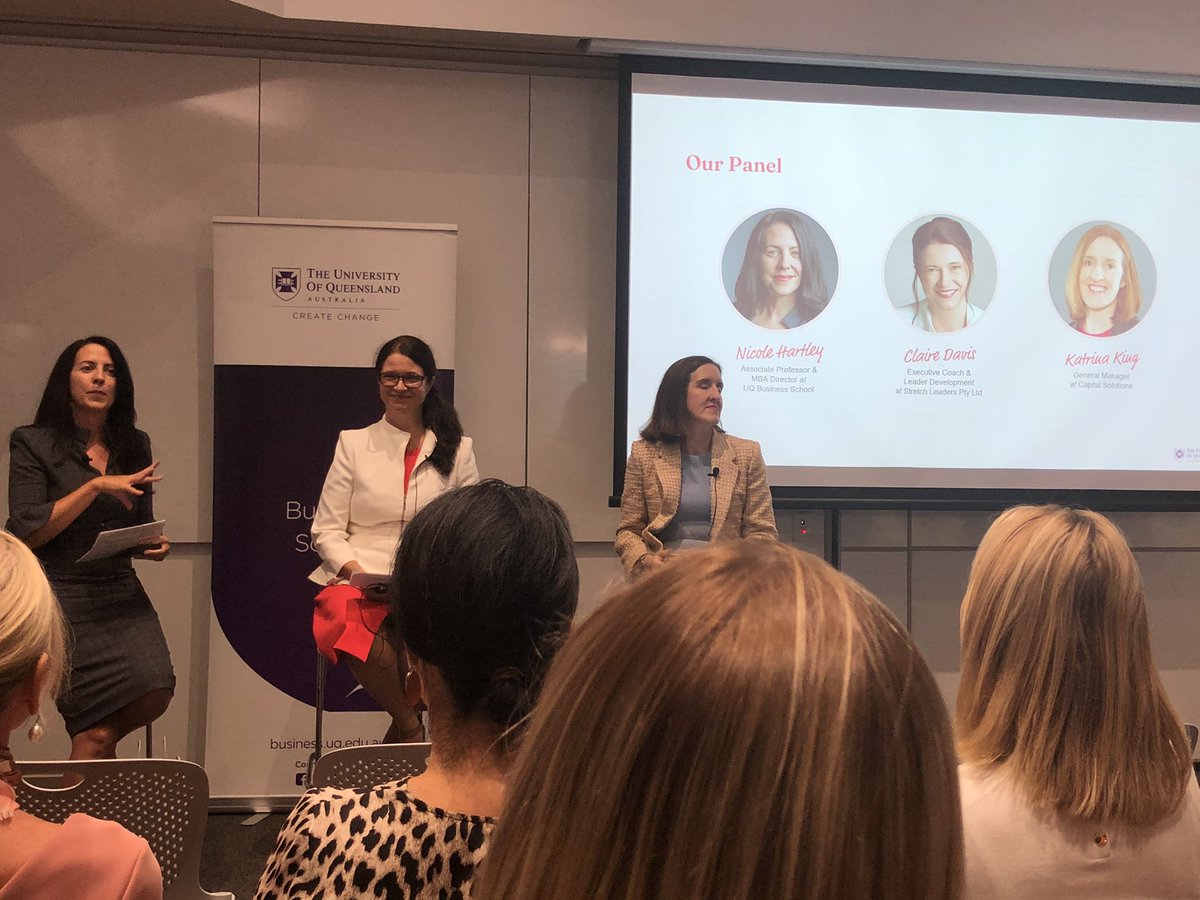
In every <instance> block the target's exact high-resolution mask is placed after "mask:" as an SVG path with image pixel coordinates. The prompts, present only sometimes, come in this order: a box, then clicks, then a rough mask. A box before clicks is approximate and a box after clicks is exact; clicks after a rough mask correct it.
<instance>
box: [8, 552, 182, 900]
mask: <svg viewBox="0 0 1200 900" xmlns="http://www.w3.org/2000/svg"><path fill="white" fill-rule="evenodd" d="M65 646H66V639H65V626H64V624H63V618H62V612H61V610H60V609H59V607H58V602H57V601H56V600H55V599H54V594H53V593H52V592H51V590H50V585H49V583H48V582H47V581H46V576H45V574H44V573H43V572H42V568H41V566H40V565H39V564H38V561H37V558H36V557H35V556H34V555H33V553H32V551H30V549H29V548H28V547H26V546H25V545H24V544H23V543H21V542H20V541H19V540H17V539H16V538H14V537H13V536H12V535H10V534H9V533H8V532H6V531H0V848H2V849H0V900H16V898H20V900H58V898H63V897H69V898H71V900H161V898H162V894H163V889H162V873H161V871H160V870H159V867H158V862H157V861H156V860H155V859H154V856H153V854H151V852H150V846H149V845H148V844H147V843H146V842H145V841H144V840H142V839H141V838H140V837H137V836H136V835H133V834H130V833H129V832H128V831H126V830H125V829H124V828H122V827H121V826H120V825H117V824H116V823H115V822H104V821H101V820H99V819H93V818H91V817H90V816H82V815H75V816H71V817H70V818H69V819H67V821H66V822H65V823H63V824H62V825H55V824H53V823H51V822H43V821H42V820H41V819H38V818H36V817H34V816H31V815H29V814H28V813H26V812H22V811H21V809H20V806H19V804H18V803H17V801H16V795H15V792H14V790H13V786H14V785H15V784H17V783H18V782H19V781H20V778H21V775H20V772H18V771H17V769H16V767H15V765H14V763H13V755H12V752H11V750H9V738H10V737H11V736H12V733H13V732H14V731H16V730H17V729H18V728H21V727H22V726H24V725H25V723H26V722H27V721H28V720H29V717H30V716H36V715H37V712H38V707H39V706H40V705H41V701H42V697H43V695H44V694H45V693H47V692H48V691H49V690H51V689H56V688H57V687H58V685H59V681H60V679H61V677H62V670H63V658H64V656H65ZM40 732H41V723H40V718H39V719H35V720H34V725H33V727H32V728H30V729H29V737H30V739H31V740H36V738H37V736H38V735H40Z"/></svg>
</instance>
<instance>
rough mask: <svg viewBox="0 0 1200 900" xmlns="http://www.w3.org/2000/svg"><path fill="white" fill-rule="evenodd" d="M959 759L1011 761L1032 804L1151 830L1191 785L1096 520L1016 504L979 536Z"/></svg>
mask: <svg viewBox="0 0 1200 900" xmlns="http://www.w3.org/2000/svg"><path fill="white" fill-rule="evenodd" d="M961 626H962V627H961V630H962V680H961V682H960V684H959V689H958V702H957V710H956V718H955V725H956V728H957V731H958V743H959V753H960V755H961V756H962V758H963V760H964V761H965V762H970V763H974V764H976V765H981V766H996V765H1006V766H1007V767H1008V768H1009V769H1010V771H1011V772H1012V773H1013V776H1014V778H1015V779H1016V781H1017V782H1018V784H1019V785H1020V786H1021V787H1022V788H1023V790H1024V792H1025V794H1026V796H1027V797H1028V799H1029V801H1030V803H1032V805H1033V806H1034V807H1037V808H1041V809H1047V810H1054V811H1057V812H1059V813H1062V814H1065V815H1068V816H1073V817H1077V818H1080V819H1084V820H1105V821H1108V822H1115V823H1121V824H1126V825H1151V824H1153V823H1155V822H1157V821H1159V820H1160V819H1162V818H1163V817H1164V816H1166V815H1168V814H1170V813H1171V812H1172V811H1174V810H1175V809H1176V808H1177V807H1178V806H1179V803H1180V801H1182V799H1183V797H1184V790H1185V788H1186V786H1187V780H1188V779H1189V778H1191V777H1192V769H1191V752H1190V749H1189V748H1188V745H1187V743H1186V739H1185V737H1184V733H1183V724H1182V723H1181V722H1180V720H1179V717H1178V716H1177V715H1176V714H1175V711H1174V710H1173V709H1172V708H1171V704H1170V702H1169V701H1168V700H1167V696H1166V691H1165V690H1164V688H1163V686H1162V681H1161V680H1160V679H1159V677H1158V671H1157V670H1156V669H1155V667H1154V661H1153V657H1152V655H1151V652H1150V626H1149V622H1148V620H1147V617H1146V597H1145V591H1144V589H1143V587H1142V578H1141V574H1140V573H1139V572H1138V567H1137V563H1136V562H1135V561H1134V558H1133V554H1132V553H1131V552H1130V550H1129V545H1128V544H1126V543H1125V538H1124V537H1123V536H1122V535H1121V532H1120V531H1118V530H1117V528H1116V526H1114V525H1113V524H1112V523H1111V522H1110V521H1108V519H1106V518H1104V516H1102V515H1099V514H1098V513H1094V512H1091V511H1089V510H1082V509H1065V508H1063V507H1060V506H1020V507H1016V508H1014V509H1010V510H1008V511H1007V512H1005V513H1003V514H1002V515H1001V516H1000V517H999V518H998V519H997V520H996V521H995V523H993V525H992V527H991V528H990V529H988V532H987V534H986V535H984V538H983V541H982V543H981V544H980V545H979V551H978V552H977V553H976V555H975V561H974V562H973V563H972V565H971V575H970V578H969V580H968V582H967V592H966V596H965V597H964V598H963V605H962V612H961Z"/></svg>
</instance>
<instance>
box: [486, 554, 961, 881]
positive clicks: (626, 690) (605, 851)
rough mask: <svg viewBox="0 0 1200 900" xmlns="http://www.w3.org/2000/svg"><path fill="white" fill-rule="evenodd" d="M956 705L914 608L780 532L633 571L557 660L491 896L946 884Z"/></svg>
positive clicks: (489, 869)
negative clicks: (879, 595)
mask: <svg viewBox="0 0 1200 900" xmlns="http://www.w3.org/2000/svg"><path fill="white" fill-rule="evenodd" d="M955 767H956V760H955V758H954V749H953V744H952V738H951V733H950V724H949V720H948V716H947V714H946V709H945V705H944V703H943V701H942V698H941V695H940V693H939V692H938V689H937V686H936V684H935V683H934V680H933V676H932V674H931V673H930V671H929V668H928V667H927V666H926V664H925V662H924V660H923V659H922V658H921V656H920V654H919V653H918V652H917V649H916V647H915V646H914V645H913V642H912V640H911V638H910V637H909V635H908V634H907V632H905V630H904V628H903V627H902V626H901V625H900V624H899V623H898V622H897V621H896V620H895V619H894V618H893V617H892V615H891V614H890V613H889V612H888V611H887V610H886V609H885V608H884V607H883V606H882V605H881V604H880V603H879V602H878V601H877V600H876V599H875V598H874V597H872V596H871V595H870V594H869V593H867V591H866V590H865V589H863V588H862V586H860V585H859V584H857V583H856V582H854V581H852V580H851V579H849V578H847V577H845V576H844V575H842V574H840V573H838V572H837V571H835V570H834V569H832V568H831V567H830V566H828V565H826V564H825V563H824V562H822V561H821V560H819V559H817V558H816V557H814V556H811V555H809V554H806V553H802V552H800V551H798V550H795V549H793V548H790V547H786V546H784V545H782V544H777V543H767V542H756V541H738V542H732V543H728V544H722V545H720V546H715V547H712V548H710V549H707V550H698V551H696V552H694V553H691V554H688V555H686V556H683V557H681V558H679V559H677V560H674V561H672V562H669V563H667V564H666V565H664V566H662V567H660V568H657V569H656V570H654V572H652V573H650V574H648V575H647V577H645V578H641V579H637V580H635V581H633V582H631V583H630V584H629V585H628V586H626V587H625V588H624V589H623V590H622V591H620V592H619V593H618V594H616V595H615V596H613V597H612V598H611V599H609V600H608V601H607V602H606V603H605V604H604V605H603V606H602V607H601V608H600V610H599V611H598V612H596V613H595V614H593V615H592V616H591V617H590V618H589V619H588V620H587V621H586V622H585V623H584V624H583V625H582V626H581V627H580V628H579V629H578V630H577V631H576V632H575V633H574V634H573V635H572V636H571V638H569V639H568V641H567V644H566V646H565V647H564V648H563V650H562V651H561V653H560V655H559V657H558V659H556V660H555V663H554V665H553V666H552V667H551V671H550V675H549V677H548V679H547V682H546V688H545V692H544V693H543V695H542V698H541V700H540V701H539V703H538V705H537V707H536V708H535V710H534V713H533V716H532V722H531V725H530V731H529V734H528V735H527V739H526V744H525V746H524V749H523V750H522V752H521V753H520V754H519V756H518V761H517V766H516V770H515V772H514V777H513V781H512V783H511V786H510V787H509V791H508V795H507V797H506V801H505V805H504V809H503V812H502V813H501V815H500V817H499V820H498V825H497V829H496V832H495V834H494V836H493V843H492V847H491V850H490V851H489V856H488V860H487V863H486V864H485V865H484V867H483V869H482V871H481V880H480V881H479V882H478V883H477V885H476V889H475V892H474V896H475V897H476V898H492V900H498V898H506V900H514V898H521V900H584V898H587V900H591V898H595V897H603V898H605V900H666V898H680V900H682V898H688V900H707V898H713V900H716V898H721V900H742V898H745V900H751V898H753V900H761V898H784V897H805V898H830V900H832V898H848V897H853V898H856V900H871V898H879V900H882V898H888V900H907V898H911V900H918V898H919V900H942V898H947V900H948V898H954V897H957V896H958V886H959V881H960V877H961V865H962V844H961V829H960V824H959V804H958V793H957V787H956V779H955Z"/></svg>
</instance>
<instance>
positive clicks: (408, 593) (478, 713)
mask: <svg viewBox="0 0 1200 900" xmlns="http://www.w3.org/2000/svg"><path fill="white" fill-rule="evenodd" d="M391 596H392V604H393V608H392V612H391V618H392V619H393V620H394V621H393V622H392V627H389V628H388V629H386V630H387V633H388V634H389V635H394V636H395V640H396V642H397V643H398V644H400V643H401V642H402V643H403V646H404V648H405V657H406V660H407V666H408V673H407V675H406V676H405V679H404V690H405V693H406V695H407V699H408V701H409V702H410V703H412V704H413V705H416V704H417V703H418V702H420V701H424V702H425V703H426V704H427V706H428V707H429V723H430V727H429V730H430V741H431V747H430V756H429V767H428V768H427V769H426V770H425V771H424V772H423V773H422V774H420V775H417V776H415V777H413V778H410V779H408V780H407V781H401V782H396V783H393V784H385V785H380V786H377V787H370V788H356V789H352V790H336V789H328V788H327V789H318V790H313V791H309V792H308V793H307V794H305V795H304V796H303V797H302V798H301V799H300V802H299V804H298V805H297V806H296V808H295V809H294V810H293V811H292V814H291V816H289V818H288V821H287V823H286V824H285V825H284V827H283V830H282V831H280V833H279V840H278V841H277V842H276V845H275V850H274V852H273V853H272V855H271V858H270V859H269V860H268V862H267V868H266V871H265V872H264V873H263V876H262V879H261V880H260V881H259V885H258V893H257V894H256V895H255V896H256V897H257V898H258V900H283V898H333V897H338V898H356V897H361V898H377V897H389V898H393V897H395V898H465V897H469V896H470V892H471V878H472V875H473V874H474V871H475V867H476V866H477V865H478V864H479V862H480V861H481V860H482V859H483V857H484V855H485V854H486V852H487V840H488V836H489V835H490V833H491V829H492V822H493V820H494V817H495V816H496V815H497V814H498V813H499V811H500V808H501V806H502V805H503V802H504V791H505V786H506V784H507V781H508V772H509V767H510V764H511V762H512V758H513V754H514V753H515V750H516V742H517V739H518V738H519V737H520V733H521V726H522V724H523V722H524V719H525V717H526V715H527V714H528V712H529V710H530V709H531V708H532V706H533V703H534V701H535V700H536V698H537V694H538V692H539V691H540V689H541V685H542V680H543V678H544V676H545V674H546V670H547V668H548V667H549V664H550V660H551V659H552V658H553V656H554V654H555V652H556V651H557V649H558V647H559V645H560V644H561V643H562V641H563V639H564V638H565V637H566V634H567V631H568V630H569V628H570V625H571V619H572V618H573V616H574V614H575V606H576V603H577V602H578V597H579V570H578V567H577V566H576V563H575V553H574V546H573V543H572V538H571V531H570V527H569V526H568V524H567V519H566V516H565V515H564V514H563V511H562V509H561V508H560V507H559V506H558V504H556V503H555V502H554V501H553V500H550V499H549V498H547V497H545V496H544V495H542V494H540V493H539V492H538V491H535V490H534V489H532V488H527V487H513V486H511V485H508V484H505V483H504V482H502V481H496V480H489V481H484V482H481V483H479V484H476V485H472V486H470V487H464V488H459V489H457V490H454V491H450V492H449V493H447V494H445V495H443V496H441V497H439V498H438V499H437V500H434V501H433V502H432V503H430V504H429V505H428V506H426V507H425V508H424V509H422V510H421V511H420V512H419V513H418V514H417V515H416V516H415V517H414V518H413V520H412V522H411V523H410V524H409V526H408V528H407V529H406V532H405V536H404V542H403V543H402V544H401V545H400V549H399V551H398V553H397V555H396V563H395V566H394V567H393V572H392V590H391Z"/></svg>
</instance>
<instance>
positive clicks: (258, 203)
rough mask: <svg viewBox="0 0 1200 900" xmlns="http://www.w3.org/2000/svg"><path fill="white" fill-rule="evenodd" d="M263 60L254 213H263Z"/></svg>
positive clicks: (259, 83) (261, 62)
mask: <svg viewBox="0 0 1200 900" xmlns="http://www.w3.org/2000/svg"><path fill="white" fill-rule="evenodd" d="M262 64H263V61H262V60H261V59H260V60H259V61H258V122H257V125H258V148H257V149H256V151H255V152H256V153H257V155H258V158H257V160H256V162H255V166H254V214H255V215H256V216H261V215H262V95H263V78H262Z"/></svg>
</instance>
